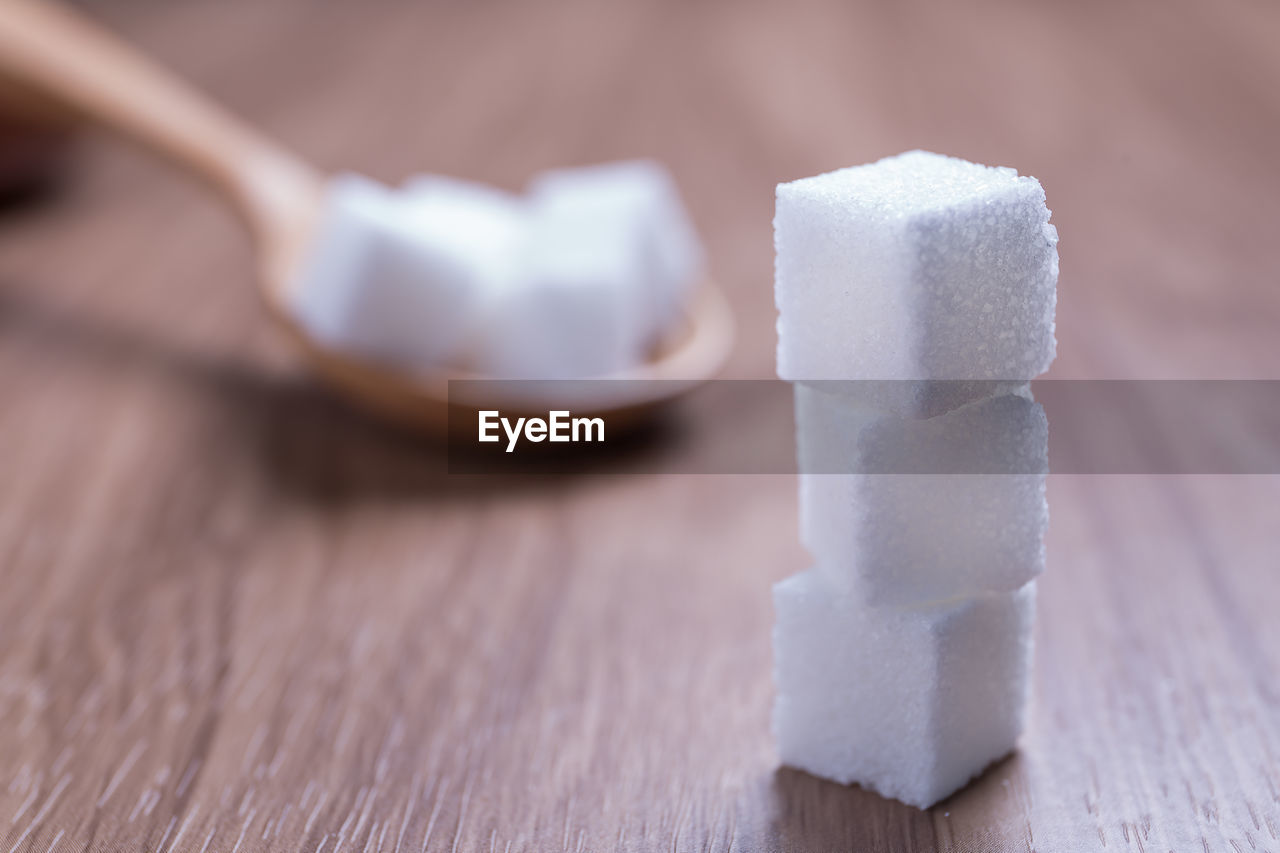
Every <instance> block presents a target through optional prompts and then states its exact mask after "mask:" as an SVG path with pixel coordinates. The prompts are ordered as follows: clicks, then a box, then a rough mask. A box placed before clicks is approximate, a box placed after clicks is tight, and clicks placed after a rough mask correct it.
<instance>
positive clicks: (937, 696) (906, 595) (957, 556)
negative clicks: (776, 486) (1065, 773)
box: [774, 151, 1058, 808]
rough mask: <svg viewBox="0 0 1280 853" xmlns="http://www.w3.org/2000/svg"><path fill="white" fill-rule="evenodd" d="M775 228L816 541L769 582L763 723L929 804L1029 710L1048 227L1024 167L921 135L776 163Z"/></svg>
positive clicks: (807, 756)
mask: <svg viewBox="0 0 1280 853" xmlns="http://www.w3.org/2000/svg"><path fill="white" fill-rule="evenodd" d="M774 229H775V231H774V236H775V246H776V251H777V266H776V284H775V287H776V291H775V297H776V301H777V307H778V311H779V315H780V316H779V318H778V373H779V375H780V376H781V377H782V378H783V379H786V380H789V381H791V382H793V383H794V385H795V406H796V431H797V444H798V457H799V464H800V529H801V538H802V540H803V542H804V544H805V546H806V547H807V549H808V550H809V551H810V554H811V555H812V557H813V559H814V563H815V565H814V566H813V567H812V568H810V569H809V570H807V571H805V572H802V573H801V574H798V575H795V576H793V577H790V578H787V579H786V580H784V581H782V582H780V583H778V584H777V585H776V586H775V588H774V606H775V609H776V614H777V622H776V625H775V628H774V667H775V669H774V678H775V682H776V686H777V698H776V704H775V707H774V734H775V737H776V739H777V743H778V749H779V752H780V755H781V758H782V760H783V762H784V763H785V764H788V765H791V766H793V767H797V768H799V769H802V770H806V771H808V772H810V773H813V774H815V775H817V776H821V777H824V778H828V779H833V780H835V781H838V782H841V783H843V784H849V783H857V784H860V785H862V786H864V787H866V788H869V789H872V790H874V791H877V792H878V793H880V794H882V795H884V796H888V797H893V798H896V799H898V800H901V801H903V802H905V803H908V804H911V805H914V806H918V807H920V808H927V807H928V806H930V805H932V804H934V803H936V802H938V801H939V800H942V799H944V798H945V797H947V796H949V795H950V794H952V793H953V792H955V791H956V790H958V789H959V788H960V787H962V786H963V785H965V784H966V783H967V782H968V781H969V780H970V779H972V778H974V777H975V776H976V775H977V774H979V773H980V772H981V771H982V770H983V769H984V768H985V767H987V766H988V765H989V764H991V763H992V762H994V761H995V760H997V759H999V758H1000V757H1002V756H1003V755H1005V754H1006V753H1008V752H1009V751H1010V750H1012V749H1013V747H1014V745H1015V742H1016V740H1017V738H1018V736H1019V734H1020V733H1021V731H1022V727H1023V719H1024V714H1025V711H1026V705H1027V700H1028V693H1029V684H1030V666H1031V639H1032V623H1033V618H1034V609H1035V588H1036V581H1035V578H1036V576H1037V575H1039V574H1040V572H1041V571H1042V570H1043V568H1044V546H1043V537H1044V532H1045V528H1046V526H1047V523H1048V507H1047V504H1046V502H1045V475H1046V473H1047V468H1048V444H1047V442H1048V425H1047V423H1046V420H1045V416H1044V412H1043V410H1042V409H1041V408H1040V406H1039V405H1038V404H1037V403H1036V402H1035V401H1034V400H1033V399H1032V396H1031V392H1030V380H1031V379H1032V378H1033V377H1035V376H1037V375H1039V374H1040V373H1042V372H1044V371H1045V370H1046V369H1048V367H1049V363H1050V362H1051V361H1052V360H1053V357H1054V352H1055V346H1056V344H1055V340H1054V311H1055V306H1056V300H1057V296H1056V294H1057V279H1058V251H1057V232H1056V230H1055V229H1054V227H1053V226H1052V225H1050V224H1049V211H1048V209H1047V208H1046V206H1045V197H1044V191H1043V190H1042V189H1041V187H1040V184H1039V183H1038V182H1037V181H1036V180H1035V179H1034V178H1030V177H1019V176H1018V175H1017V173H1016V172H1015V171H1014V170H1012V169H1007V168H989V167H986V166H981V165H977V164H974V163H969V162H965V161H963V160H957V159H954V158H950V157H943V156H939V155H936V154H929V153H926V152H921V151H912V152H909V153H906V154H902V155H900V156H897V157H891V158H888V159H885V160H881V161H879V162H877V163H872V164H870V165H866V166H859V167H856V168H850V169H842V170H839V171H836V172H831V173H829V174H824V175H818V176H817V177H812V178H805V179H802V180H798V181H793V182H791V183H786V184H781V185H779V186H778V191H777V212H776V218H775V219H774Z"/></svg>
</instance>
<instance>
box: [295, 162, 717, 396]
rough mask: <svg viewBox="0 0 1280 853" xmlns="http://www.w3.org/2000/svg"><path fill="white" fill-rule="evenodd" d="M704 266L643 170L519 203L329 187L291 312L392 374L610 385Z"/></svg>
mask: <svg viewBox="0 0 1280 853" xmlns="http://www.w3.org/2000/svg"><path fill="white" fill-rule="evenodd" d="M702 265H703V263H702V250H701V247H700V245H699V243H698V239H697V236H696V233H695V232H694V229H693V226H692V224H691V223H690V221H689V218H688V216H687V214H686V213H685V210H684V206H683V204H682V203H681V201H680V197H679V194H678V192H677V190H676V188H675V184H674V182H673V181H672V180H671V178H670V176H669V175H668V174H667V172H666V171H665V170H664V169H663V168H662V167H661V166H659V165H658V164H656V163H652V162H648V161H630V162H624V163H614V164H606V165H600V166H591V167H584V168H574V169H556V170H553V171H548V172H544V173H542V174H540V175H537V176H535V177H534V179H533V180H532V181H531V183H530V187H529V191H528V193H527V194H525V195H523V196H522V195H516V194H513V193H507V192H504V191H502V190H499V189H496V188H493V187H489V186H486V185H484V184H479V183H473V182H469V181H462V180H458V179H455V178H448V177H443V176H436V175H422V176H418V177H416V178H413V179H411V180H409V181H408V182H406V183H405V184H404V185H403V187H402V188H401V189H400V190H399V191H395V190H391V189H389V188H386V187H383V186H381V185H379V184H376V183H375V182H373V181H369V180H367V179H364V178H359V177H356V176H341V177H339V178H336V179H334V180H333V181H332V182H331V183H330V186H329V190H328V197H327V204H326V210H325V213H324V215H323V219H322V225H321V227H320V230H319V232H318V238H317V240H316V241H315V242H314V245H313V247H312V248H311V250H310V255H309V257H308V259H307V261H306V262H305V263H304V264H303V267H302V274H301V278H300V281H299V282H298V284H297V287H295V289H294V294H295V305H294V308H295V313H296V315H297V318H298V320H299V321H300V322H301V323H302V324H303V325H304V326H305V327H306V328H307V329H308V330H309V332H310V333H311V334H313V335H314V336H316V337H317V338H318V339H320V340H323V341H324V342H325V343H327V344H329V345H330V346H333V347H336V348H340V349H344V350H348V351H350V352H353V353H357V354H361V355H365V356H369V357H372V358H376V359H380V360H386V361H390V362H395V363H398V364H403V365H405V366H435V365H450V366H454V367H460V368H463V369H466V370H470V371H473V372H476V373H479V374H483V375H491V376H495V377H502V378H539V379H542V378H546V379H573V378H583V377H590V376H608V375H611V374H615V373H618V372H620V371H623V370H625V369H627V368H629V367H631V366H633V365H636V364H638V363H640V362H642V361H643V360H644V359H645V358H646V357H647V355H648V354H649V352H650V351H651V350H652V349H653V347H654V346H655V345H656V344H657V343H658V341H659V340H660V339H661V338H662V336H663V334H664V333H665V332H666V331H667V330H668V329H669V328H670V327H671V326H672V324H673V323H675V322H676V321H677V320H678V319H679V317H680V311H681V308H682V306H683V304H684V302H685V301H686V300H687V299H688V297H689V295H690V293H691V292H692V290H693V286H694V284H695V283H696V281H697V280H698V278H699V277H700V275H701V271H702Z"/></svg>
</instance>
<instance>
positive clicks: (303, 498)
mask: <svg viewBox="0 0 1280 853" xmlns="http://www.w3.org/2000/svg"><path fill="white" fill-rule="evenodd" d="M77 8H79V9H80V10H81V11H83V12H84V13H85V14H87V15H90V16H92V17H93V18H95V19H96V20H98V21H100V22H101V23H102V24H103V25H104V26H106V27H108V28H109V29H111V30H113V31H115V32H117V33H118V34H120V35H121V36H123V37H124V38H126V39H127V40H128V41H130V42H131V43H132V44H134V45H136V46H137V47H138V48H140V49H141V50H143V51H145V52H146V53H148V54H149V55H151V56H152V57H155V58H156V59H157V60H158V61H160V62H161V63H163V64H165V65H166V66H168V67H170V68H172V69H173V70H175V71H176V72H177V73H179V74H180V75H182V76H183V77H185V78H186V79H188V80H190V81H191V82H192V83H194V84H195V85H196V86H198V87H199V88H201V89H202V90H204V91H206V92H208V93H209V94H211V95H212V96H213V97H215V98H216V99H218V100H219V101H221V102H222V103H224V104H225V105H227V106H228V107H229V108H230V109H231V110H233V111H234V112H236V113H238V114H239V115H241V116H243V117H244V118H245V119H247V120H248V121H250V122H251V123H253V124H254V125H256V126H258V127H260V128H262V129H263V130H265V131H266V132H267V133H269V134H270V135H272V136H273V137H275V138H277V139H279V140H280V141H281V142H283V143H284V144H285V145H287V146H288V147H290V148H292V149H294V150H296V151H297V152H299V153H300V154H302V155H303V156H305V157H306V158H308V159H310V160H311V161H313V162H315V163H317V164H319V165H320V166H321V167H323V168H324V169H327V170H332V171H337V170H354V171H359V172H363V173H365V174H368V175H370V176H373V177H375V178H378V179H380V180H384V181H388V182H398V181H399V180H400V179H402V178H404V177H405V176H407V175H409V174H412V173H415V172H423V171H430V172H439V173H445V174H451V175H457V176H461V177H465V178H470V179H475V180H480V181H485V182H489V183H493V184H496V185H498V186H501V187H505V188H509V189H518V188H519V187H521V186H522V185H523V183H524V182H525V180H526V179H527V178H528V177H529V176H530V175H531V174H532V173H534V172H536V171H538V170H540V169H543V168H547V167H550V166H557V165H574V164H586V163H594V162H599V161H604V160H613V159H621V158H630V157H638V156H645V157H654V158H656V159H658V160H660V161H662V162H663V163H665V164H666V165H667V166H668V167H669V168H670V169H671V171H672V173H673V174H674V176H675V177H676V179H677V181H678V182H679V185H680V187H681V190H682V193H683V195H684V198H685V201H686V203H687V204H688V207H689V209H690V211H691V214H692V216H693V218H694V221H695V223H696V225H697V226H698V228H699V231H700V233H701V235H702V237H703V240H704V241H705V244H706V247H707V250H708V257H709V265H710V269H711V272H712V274H713V275H714V276H715V278H716V280H717V281H718V282H719V283H720V284H721V285H722V286H723V288H724V289H725V290H726V292H727V293H728V294H729V296H730V299H731V301H732V304H733V307H734V310H735V313H736V315H737V318H738V327H739V328H738V339H737V343H736V348H735V350H734V352H733V354H732V357H731V359H730V362H729V365H728V367H727V369H726V372H725V375H726V376H728V377H735V378H762V377H768V376H772V375H773V364H774V345H775V340H776V339H775V336H774V332H773V323H774V318H775V314H774V309H773V296H772V257H773V247H772V231H771V224H770V221H771V218H772V212H773V186H774V185H775V184H776V183H777V182H779V181H784V180H791V179H794V178H797V177H801V176H806V175H811V174H815V173H818V172H822V171H827V170H830V169H834V168H838V167H841V166H847V165H852V164H857V163H862V162H867V161H870V160H875V159H878V158H880V157H883V156H887V155H890V154H894V153H897V152H899V151H902V150H906V149H910V148H925V149H929V150H934V151H939V152H943V153H947V154H952V155H956V156H959V157H963V158H966V159H970V160H975V161H979V162H983V163H988V164H993V165H1009V166H1014V167H1016V168H1017V169H1018V170H1019V171H1020V172H1021V173H1023V174H1030V175H1034V176H1036V177H1037V178H1039V180H1040V181H1041V183H1042V184H1043V185H1044V187H1045V190H1046V193H1047V196H1048V202H1049V206H1050V208H1051V209H1052V210H1053V222H1054V223H1055V224H1056V225H1057V228H1058V231H1059V233H1060V235H1061V245H1060V250H1061V257H1062V275H1061V280H1060V284H1059V303H1058V341H1059V345H1058V352H1059V354H1058V360H1057V362H1056V363H1055V365H1054V367H1053V370H1052V372H1051V374H1050V375H1051V376H1054V377H1058V378H1143V379H1160V378H1207V379H1214V378H1254V379H1274V378H1277V377H1276V376H1275V374H1276V369H1277V365H1278V363H1280V350H1278V349H1277V345H1276V341H1275V336H1276V330H1277V328H1278V327H1280V263H1278V262H1277V259H1276V253H1275V250H1274V247H1273V244H1274V242H1275V241H1274V236H1273V231H1274V230H1275V228H1276V226H1277V224H1280V166H1278V165H1277V161H1276V156H1275V154H1276V146H1277V141H1278V140H1280V51H1278V50H1276V46H1277V45H1280V6H1276V5H1275V4H1272V3H1263V2H1224V3H1217V4H1205V3H1192V2H1162V3H1124V4H1119V3H1104V2H1079V3H1070V4H1063V3H1058V4H1053V3H1047V2H1023V3H965V4H927V3H913V2H904V3H870V2H868V3H840V2H818V0H803V2H787V3H766V2H696V3H684V2H666V3H659V2H655V3H597V2H564V3H540V2H539V3H533V2H528V3H521V2H473V3H459V2H407V0H369V2H337V0H327V1H322V0H312V2H303V0H182V2H172V1H171V0H168V1H167V2H161V0H82V2H80V3H79V4H78V6H77ZM2 14H3V5H2V2H0V15H2ZM0 191H3V192H4V193H5V195H6V196H7V199H8V200H7V201H6V203H5V205H4V209H3V211H2V212H0V389H2V390H3V394H4V399H5V400H6V401H7V402H6V404H5V405H3V406H0V581H2V582H3V584H4V588H5V590H6V592H5V594H4V596H2V597H0V732H2V733H0V834H4V840H5V841H6V842H7V843H8V844H10V845H12V846H13V849H14V850H15V851H16V850H23V849H27V850H53V849H63V850H69V849H87V848H92V849H109V848H110V847H111V846H112V845H118V844H122V845H126V846H129V847H140V846H148V847H155V848H156V849H166V847H167V849H179V850H187V849H190V850H201V849H204V848H208V849H233V848H236V849H246V850H250V849H252V850H267V849H288V850H315V849H317V848H326V849H329V850H336V849H337V848H338V847H342V846H344V845H345V849H352V848H358V849H362V850H366V851H370V850H383V849H387V850H390V849H397V850H399V849H401V847H402V845H403V846H404V847H410V846H413V845H417V846H416V847H414V849H427V848H431V849H436V848H439V849H447V848H450V847H451V846H456V849H494V850H502V849H510V850H519V849H537V850H553V849H554V850H561V849H564V850H568V849H580V850H598V849H615V848H616V849H638V850H646V849H658V848H663V849H694V848H698V849H704V848H708V849H738V850H764V849H797V850H801V849H825V848H826V847H831V848H833V849H835V848H841V849H850V848H855V849H933V848H937V849H984V850H996V849H1026V848H1027V847H1032V846H1034V847H1036V848H1037V849H1075V850H1079V849H1092V848H1094V847H1099V848H1101V847H1103V846H1114V845H1116V844H1121V845H1128V846H1135V845H1136V846H1141V847H1143V848H1144V849H1191V846H1192V845H1193V844H1194V845H1195V847H1196V849H1200V848H1201V847H1203V848H1204V849H1209V850H1226V849H1230V845H1233V844H1234V845H1235V846H1236V847H1237V849H1245V848H1244V845H1250V847H1255V846H1258V845H1261V848H1263V849H1272V848H1275V847H1277V845H1280V840H1278V836H1280V798H1277V796H1276V793H1275V792H1276V790H1277V789H1280V777H1278V776H1277V770H1276V768H1277V767H1280V693H1278V692H1277V681H1276V673H1277V672H1280V628H1277V622H1276V620H1274V618H1273V616H1274V612H1275V611H1276V609H1277V608H1280V572H1278V571H1277V570H1276V565H1275V557H1276V546H1275V533H1274V531H1275V530H1276V529H1277V524H1278V523H1280V516H1277V510H1276V507H1277V506H1280V502H1278V501H1277V498H1278V497H1280V491H1278V490H1277V489H1278V483H1277V480H1276V478H1275V477H1199V478H1195V477H1178V478H1172V477H1127V478H1119V477H1054V478H1051V484H1050V505H1051V507H1052V513H1053V521H1052V526H1051V531H1050V534H1049V568H1048V572H1047V574H1046V576H1045V579H1044V581H1043V583H1042V586H1041V603H1040V624H1039V629H1038V630H1039V634H1038V642H1039V649H1038V652H1037V654H1038V657H1037V666H1038V669H1037V683H1036V697H1035V703H1034V707H1033V718H1032V723H1031V728H1030V730H1029V732H1028V734H1027V736H1026V737H1025V738H1024V742H1023V747H1022V749H1021V751H1020V753H1019V754H1018V755H1017V756H1015V757H1014V758H1012V759H1010V760H1009V761H1006V762H1004V763H1003V764H1001V765H999V766H998V767H997V768H995V769H994V770H993V771H992V772H991V773H989V774H987V776H985V777H983V779H982V780H980V781H979V782H978V783H977V784H975V785H974V786H972V787H970V788H969V789H966V791H964V792H962V793H961V794H959V795H957V796H956V797H954V798H952V799H951V800H949V801H947V802H946V803H944V804H942V805H941V806H939V807H938V808H937V809H935V810H934V811H931V812H918V811H915V810H912V809H909V808H907V807H904V806H901V805H899V804H897V803H893V802H890V801H885V800H881V799H879V798H877V797H875V796H874V795H871V794H868V793H866V792H863V791H861V790H858V789H846V788H840V787H838V786H833V785H829V784H827V783H822V782H819V781H817V780H814V779H810V778H808V777H805V776H803V775H802V774H796V773H792V772H790V771H786V770H782V771H776V759H775V758H774V757H773V755H772V746H771V742H770V738H769V734H768V707H769V701H770V695H771V687H770V680H769V666H770V661H769V641H768V637H769V626H770V623H771V618H772V617H771V610H770V604H769V597H768V596H769V593H768V588H769V583H770V582H772V581H774V580H777V579H779V578H781V577H783V576H785V575H787V574H790V573H792V572H794V571H796V570H799V569H801V568H803V566H804V561H805V556H804V554H803V552H802V551H801V549H800V546H799V544H798V541H797V538H796V530H795V484H794V481H793V479H792V478H790V477H782V476H777V477H765V476H759V477H712V476H705V477H700V476H686V477H640V476H630V475H626V473H625V471H617V470H611V469H605V470H602V471H600V472H598V473H596V474H593V475H590V476H585V477H581V478H557V477H546V478H537V477H513V478H498V477H487V478H456V477H455V478H451V477H449V476H448V475H447V474H446V473H445V466H444V460H443V457H442V454H441V453H440V451H439V448H437V447H432V446H431V445H430V444H429V443H425V442H422V441H420V440H416V439H414V438H412V437H408V436H405V435H402V434H399V433H396V432H394V431H391V430H388V429H385V428H383V427H382V426H380V425H379V424H376V423H374V422H371V421H369V420H368V419H366V418H365V417H364V416H362V415H359V414H356V413H354V412H352V411H351V410H349V409H348V408H346V407H345V406H344V405H342V404H341V403H338V402H336V401H335V400H334V399H333V398H332V397H331V396H330V395H329V394H328V393H327V392H325V391H324V390H323V389H322V388H321V387H320V386H318V385H317V384H316V383H315V382H314V381H313V380H312V379H310V378H309V377H308V376H307V375H306V373H305V372H304V371H303V370H302V369H301V368H300V366H299V365H298V363H297V361H296V359H295V358H294V356H293V355H292V353H291V352H290V350H289V348H288V347H287V346H286V345H285V344H284V343H283V342H281V341H280V340H279V339H278V338H277V336H276V334H275V332H274V330H273V329H272V327H271V326H270V324H269V323H268V321H267V320H266V318H265V317H264V314H263V311H262V308H261V305H260V302H259V300H258V297H257V296H256V294H255V290H254V287H253V274H254V267H253V257H252V254H251V247H250V245H249V242H248V239H247V238H246V236H245V235H244V234H243V233H242V232H241V230H240V229H239V227H238V225H237V223H236V222H235V220H234V219H233V218H232V216H231V215H230V214H229V213H228V211H227V210H226V209H224V208H223V207H222V206H221V205H220V203H219V202H218V201H217V200H216V199H214V198H212V197H211V196H210V195H209V194H208V193H207V192H206V191H205V190H204V189H203V188H202V187H200V186H199V185H196V184H193V183H191V182H190V181H188V180H187V179H186V178H184V176H182V175H180V174H178V173H176V172H175V171H173V170H171V169H170V168H169V167H168V166H166V165H165V164H162V163H157V162H155V161H154V160H152V159H151V158H149V157H147V156H146V155H143V154H141V153H139V152H137V151H136V150H134V149H132V148H129V147H127V146H126V145H124V144H122V143H120V142H118V141H116V140H114V139H109V138H105V137H103V136H101V135H100V134H97V133H94V132H91V131H89V130H87V129H84V128H82V127H79V126H77V125H75V124H74V123H72V122H70V121H69V120H67V119H66V118H65V117H64V116H61V115H60V114H59V113H58V112H57V111H56V110H51V109H50V108H49V105H47V104H44V103H42V102H40V101H39V100H38V99H37V100H32V99H30V98H29V97H26V96H24V95H23V94H22V93H13V92H11V91H8V90H6V89H3V88H0ZM682 412H683V414H682V415H681V417H683V418H684V422H685V423H686V424H687V425H688V426H689V427H690V428H692V429H697V430H721V431H724V432H725V433H726V435H728V434H729V433H730V432H731V433H732V435H733V436H734V440H738V441H749V440H750V434H751V433H750V429H751V427H750V424H751V413H750V412H742V411H737V410H734V409H733V408H731V407H725V406H717V405H715V404H711V403H703V404H699V402H698V401H697V399H696V398H695V399H691V400H690V401H689V402H688V404H687V405H686V406H685V407H684V409H683V410H682ZM1254 440H1256V437H1251V436H1249V435H1247V434H1243V435H1240V436H1239V441H1241V442H1242V443H1247V442H1250V441H1254ZM775 771H776V772H775ZM6 786H7V787H6ZM5 815H12V820H11V821H10V822H9V824H8V825H7V828H6V824H5V822H4V816H5ZM59 845H61V847H59ZM201 845H204V847H203V848H202V847H201ZM210 845H212V846H210Z"/></svg>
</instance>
